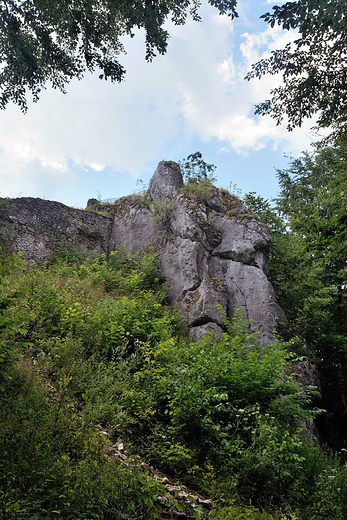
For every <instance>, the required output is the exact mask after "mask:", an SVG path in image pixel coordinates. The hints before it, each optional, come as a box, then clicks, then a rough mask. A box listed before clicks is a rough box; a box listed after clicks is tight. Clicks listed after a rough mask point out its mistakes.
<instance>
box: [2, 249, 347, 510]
mask: <svg viewBox="0 0 347 520" xmlns="http://www.w3.org/2000/svg"><path fill="white" fill-rule="evenodd" d="M165 294H166V288H165V285H164V284H163V280H162V277H161V275H160V273H159V271H158V269H157V267H156V264H155V258H154V256H151V255H149V254H147V255H142V256H139V257H136V258H132V257H130V256H129V255H127V254H126V253H125V252H124V251H119V252H117V253H115V254H113V255H111V256H110V258H109V259H106V258H105V257H101V258H100V259H81V258H78V257H74V255H73V254H71V252H70V253H69V255H65V258H63V259H61V260H59V261H57V262H55V263H54V264H52V265H50V266H45V267H44V268H42V269H38V268H35V267H34V268H32V269H30V270H28V271H26V272H21V271H19V272H17V273H13V274H10V275H7V276H6V277H4V278H3V280H2V284H1V294H0V306H1V317H0V325H1V350H0V387H1V390H0V400H1V403H0V511H1V510H2V515H3V518H4V519H6V520H10V519H14V520H21V519H23V520H24V519H30V518H35V519H46V520H48V519H69V520H73V519H83V518H85V519H92V518H93V519H94V518H105V519H111V518H117V516H116V512H120V513H121V514H123V515H125V516H128V517H131V518H137V519H141V518H144V519H155V518H162V516H163V514H164V512H165V511H170V510H172V509H174V508H181V509H182V508H183V509H186V512H187V514H188V515H193V516H195V517H196V518H210V519H212V518H214V519H218V520H228V519H230V520H231V519H241V518H248V519H253V520H256V519H263V520H266V519H274V518H276V519H280V518H281V519H282V520H284V519H289V518H292V519H294V518H300V519H323V518H327V519H328V518H329V519H331V518H336V519H343V518H345V517H346V514H347V513H346V512H347V475H346V468H345V466H344V465H343V464H342V462H341V461H340V460H339V459H338V458H337V457H334V456H330V455H329V454H327V453H324V452H323V451H319V450H318V448H315V447H313V446H311V445H310V444H309V443H307V442H306V441H305V440H304V439H303V438H302V437H301V436H300V434H299V433H298V432H297V431H296V427H295V424H297V421H298V419H300V420H306V419H308V418H309V417H312V416H314V414H315V411H314V410H311V409H310V399H309V396H308V395H306V394H305V393H303V392H300V391H298V389H296V388H295V387H294V386H293V384H292V382H291V378H290V376H287V375H285V374H286V372H285V370H286V369H287V368H288V366H289V364H290V363H291V362H292V361H293V359H292V358H290V357H288V348H289V347H290V346H289V345H283V346H282V345H280V344H276V345H272V346H268V347H266V348H264V349H260V348H259V345H258V341H257V336H256V335H253V336H250V335H247V334H245V332H244V329H243V326H242V320H241V317H240V316H238V317H237V316H236V318H235V321H234V323H233V324H227V323H226V332H225V334H224V335H223V336H222V337H221V338H220V339H219V340H218V341H216V340H215V339H213V338H211V337H208V338H206V340H205V341H203V342H202V343H200V344H198V345H197V344H191V343H190V342H189V341H188V339H187V337H186V331H185V329H184V327H183V326H182V323H181V318H180V316H179V315H178V314H177V313H176V312H175V310H174V309H171V308H169V307H167V306H166V305H165ZM101 431H104V432H107V433H108V435H105V434H102V433H101ZM116 441H119V442H122V443H123V444H124V446H125V447H126V450H127V455H128V459H127V463H121V462H120V460H119V459H117V458H115V457H114V450H112V446H114V445H115V443H116ZM118 446H119V444H118ZM132 455H133V456H134V457H135V456H138V455H140V456H141V457H142V459H143V460H146V461H147V462H148V463H151V464H153V465H155V466H156V467H158V468H160V469H161V470H162V471H166V472H167V473H168V475H170V476H171V477H172V478H173V479H180V480H181V481H182V482H183V483H184V484H186V485H189V486H191V487H192V488H194V489H195V490H197V491H198V492H200V493H202V494H204V495H205V496H208V497H211V498H212V499H213V500H214V501H215V507H214V508H213V510H212V511H206V510H204V509H203V508H202V506H199V505H198V504H194V503H192V504H191V505H189V504H182V503H181V502H180V501H179V500H178V498H177V497H175V496H173V495H171V496H170V498H167V499H166V501H163V500H162V499H160V498H159V497H163V496H167V497H168V496H169V494H168V491H167V489H165V487H164V485H163V484H162V482H161V481H160V480H159V479H155V478H150V476H149V474H148V472H146V469H144V467H143V466H141V465H139V464H135V462H134V463H133V464H130V465H129V460H130V458H131V456H132ZM136 460H137V459H136V458H135V459H134V461H136ZM176 494H177V493H176ZM245 503H247V504H250V503H251V504H253V506H251V505H248V506H245V505H244V504H245ZM112 511H113V513H112ZM112 514H114V516H112ZM117 514H118V513H117Z"/></svg>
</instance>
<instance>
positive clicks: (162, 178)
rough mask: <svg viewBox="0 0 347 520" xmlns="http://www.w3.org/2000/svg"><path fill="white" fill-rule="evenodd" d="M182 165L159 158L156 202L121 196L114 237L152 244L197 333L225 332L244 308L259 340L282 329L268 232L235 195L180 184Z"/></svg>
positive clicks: (138, 245)
mask: <svg viewBox="0 0 347 520" xmlns="http://www.w3.org/2000/svg"><path fill="white" fill-rule="evenodd" d="M182 184H183V182H182V176H181V173H180V171H179V168H178V165H177V164H176V163H172V162H165V161H162V162H161V163H159V166H158V168H157V170H156V172H155V174H154V176H153V177H152V179H151V182H150V194H151V198H152V201H153V203H152V204H151V205H150V207H149V208H144V207H143V205H142V204H141V201H136V200H134V201H132V203H128V204H125V201H123V202H122V201H120V202H119V209H118V211H116V214H115V218H114V223H113V226H112V242H113V244H115V245H124V246H125V248H126V249H127V250H129V251H130V250H131V251H133V252H134V253H136V252H138V251H140V250H141V249H142V248H143V247H146V246H147V245H148V244H151V246H152V247H155V248H156V249H157V251H158V255H159V260H160V265H161V269H162V272H163V274H164V275H165V277H166V279H167V282H168V285H169V287H170V293H169V299H170V302H171V303H176V304H177V305H178V307H179V308H180V310H181V311H182V314H183V315H184V316H185V318H186V321H187V324H188V326H189V327H190V335H191V337H192V338H193V339H194V340H197V339H199V338H200V337H201V335H202V334H204V333H206V331H208V330H210V331H212V332H217V333H218V332H221V331H222V328H221V327H222V326H223V320H222V316H221V310H223V311H224V312H225V313H226V315H227V316H228V318H229V319H231V318H232V317H233V315H234V312H235V310H236V309H238V308H240V309H242V312H243V316H244V318H245V319H247V320H250V330H251V331H259V333H260V338H261V341H262V342H269V341H272V334H273V332H275V331H276V332H282V331H283V327H284V326H285V324H286V317H285V315H284V312H283V311H282V309H281V308H280V306H279V305H278V303H277V299H276V295H275V292H274V290H273V288H272V286H271V284H270V282H269V281H268V279H267V277H266V272H267V266H268V260H269V255H270V249H271V236H270V234H269V233H268V231H267V230H266V228H265V227H264V226H263V224H261V223H260V222H259V221H258V220H257V219H256V218H255V217H253V216H251V215H249V214H248V212H247V210H246V208H245V207H244V206H243V205H242V204H241V203H240V202H239V201H238V199H237V198H236V197H233V196H231V195H230V194H228V193H227V192H225V191H224V190H218V189H216V188H212V189H211V188H210V189H208V188H206V189H205V191H203V190H202V192H201V193H199V192H198V193H195V194H194V193H189V190H188V191H186V192H185V193H181V192H180V188H181V186H182Z"/></svg>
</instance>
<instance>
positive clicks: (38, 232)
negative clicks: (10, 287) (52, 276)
mask: <svg viewBox="0 0 347 520" xmlns="http://www.w3.org/2000/svg"><path fill="white" fill-rule="evenodd" d="M111 228H112V220H111V218H109V217H105V216H102V215H97V214H95V213H93V212H89V211H83V210H81V209H75V208H70V207H68V206H65V205H64V204H61V203H60V202H54V201H50V200H42V199H39V198H32V197H20V198H17V199H0V242H1V244H2V247H3V248H4V249H7V248H8V249H10V250H13V251H15V252H17V251H22V252H23V258H24V259H25V260H27V261H32V260H33V261H35V262H36V263H37V264H38V265H40V264H42V263H44V262H45V261H46V260H50V258H51V256H52V254H53V253H54V251H57V250H63V251H72V250H73V251H75V252H79V253H81V254H83V253H86V254H87V253H91V252H95V254H97V255H101V254H102V253H108V250H109V245H110V232H111Z"/></svg>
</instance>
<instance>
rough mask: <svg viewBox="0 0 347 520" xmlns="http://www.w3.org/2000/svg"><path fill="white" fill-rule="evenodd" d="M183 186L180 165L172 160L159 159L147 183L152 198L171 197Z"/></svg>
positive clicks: (162, 198)
mask: <svg viewBox="0 0 347 520" xmlns="http://www.w3.org/2000/svg"><path fill="white" fill-rule="evenodd" d="M182 186H183V179H182V175H181V171H180V167H179V165H178V164H177V163H175V162H173V161H160V163H159V164H158V168H157V169H156V170H155V172H154V175H153V177H152V178H151V181H150V183H149V191H150V194H151V197H152V199H153V200H160V201H162V200H164V199H171V198H172V197H174V196H175V194H176V193H177V190H178V189H179V188H181V187H182Z"/></svg>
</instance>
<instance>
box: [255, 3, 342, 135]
mask: <svg viewBox="0 0 347 520" xmlns="http://www.w3.org/2000/svg"><path fill="white" fill-rule="evenodd" d="M272 9H273V11H272V12H271V13H266V14H264V15H263V16H262V18H264V19H265V21H266V22H268V23H269V24H271V26H272V27H273V26H274V25H275V24H279V25H280V26H282V27H283V29H287V30H290V29H295V30H296V31H297V32H298V37H297V38H296V39H295V41H294V42H293V43H289V44H288V45H286V47H285V48H284V49H278V50H275V51H272V53H271V56H270V57H269V58H265V59H262V60H260V61H259V62H258V63H256V64H254V65H253V66H252V71H251V72H250V73H248V75H247V76H246V79H248V80H249V79H251V78H255V77H258V78H261V77H262V76H263V75H265V74H281V75H282V77H283V85H281V86H279V87H276V88H275V89H273V90H272V91H271V95H272V98H271V99H268V100H266V101H264V102H263V103H260V104H259V105H257V106H256V113H258V114H262V115H265V114H270V115H271V117H273V118H274V119H275V120H276V121H277V124H280V123H282V122H283V120H284V121H285V122H286V123H287V128H288V130H292V129H293V128H295V127H296V126H301V124H302V122H303V120H304V119H306V118H311V117H312V116H313V115H314V114H317V113H318V120H317V126H318V127H330V126H335V127H339V131H341V128H342V127H343V128H344V127H345V125H346V102H347V90H346V74H347V67H346V44H347V31H346V15H347V11H346V2H345V1H341V0H297V1H294V2H285V3H283V4H282V5H280V6H274V7H273V8H272Z"/></svg>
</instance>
